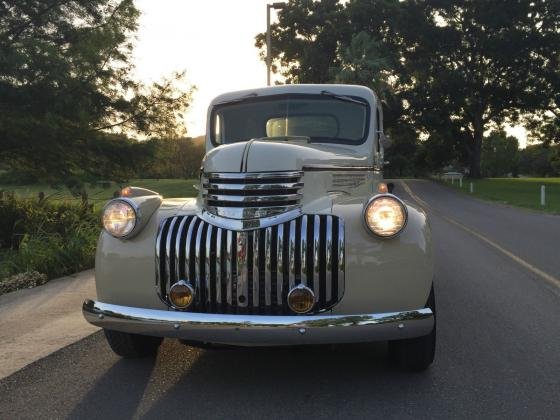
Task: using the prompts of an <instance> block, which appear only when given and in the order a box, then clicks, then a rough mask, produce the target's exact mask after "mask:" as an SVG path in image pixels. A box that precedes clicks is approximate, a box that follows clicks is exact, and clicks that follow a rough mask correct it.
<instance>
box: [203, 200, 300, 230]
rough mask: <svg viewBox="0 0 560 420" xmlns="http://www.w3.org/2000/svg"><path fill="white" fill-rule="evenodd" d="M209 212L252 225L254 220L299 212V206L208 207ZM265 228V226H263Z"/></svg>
mask: <svg viewBox="0 0 560 420" xmlns="http://www.w3.org/2000/svg"><path fill="white" fill-rule="evenodd" d="M206 210H207V212H210V213H211V214H214V215H216V216H220V217H223V218H226V219H234V220H240V221H242V222H243V223H251V222H253V221H254V220H256V221H258V219H262V218H265V217H266V218H271V217H273V216H282V215H285V214H286V213H287V212H289V211H291V210H298V214H301V211H299V205H298V204H289V205H285V206H266V207H219V206H207V207H206ZM261 227H263V226H261Z"/></svg>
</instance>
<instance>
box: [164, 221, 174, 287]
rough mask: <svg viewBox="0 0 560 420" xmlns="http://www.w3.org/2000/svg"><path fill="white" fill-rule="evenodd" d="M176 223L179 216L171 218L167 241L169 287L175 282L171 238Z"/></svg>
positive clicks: (166, 259)
mask: <svg viewBox="0 0 560 420" xmlns="http://www.w3.org/2000/svg"><path fill="white" fill-rule="evenodd" d="M175 223H177V217H173V219H171V223H170V224H169V230H168V231H167V241H166V242H165V275H166V277H167V280H168V281H167V286H168V287H169V285H170V284H172V283H174V282H173V281H171V279H172V277H171V238H172V237H173V229H174V228H175ZM166 292H169V289H168V288H166Z"/></svg>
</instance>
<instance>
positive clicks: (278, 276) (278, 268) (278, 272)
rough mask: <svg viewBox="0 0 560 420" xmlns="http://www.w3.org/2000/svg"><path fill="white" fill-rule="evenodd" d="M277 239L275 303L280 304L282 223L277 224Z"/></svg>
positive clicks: (282, 249)
mask: <svg viewBox="0 0 560 420" xmlns="http://www.w3.org/2000/svg"><path fill="white" fill-rule="evenodd" d="M276 237H277V239H278V241H277V246H276V252H277V257H276V303H277V304H278V305H282V300H283V299H282V290H283V288H284V257H283V255H284V225H283V224H282V225H278V234H277V235H276Z"/></svg>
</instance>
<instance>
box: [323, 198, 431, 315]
mask: <svg viewBox="0 0 560 420" xmlns="http://www.w3.org/2000/svg"><path fill="white" fill-rule="evenodd" d="M363 205H364V201H363V200H361V199H349V200H348V201H346V202H339V203H337V204H334V205H333V208H332V212H333V214H335V215H337V216H339V217H342V218H343V219H344V221H345V235H346V244H345V246H346V250H345V258H346V272H345V292H344V298H343V299H342V301H341V302H340V303H339V304H338V305H337V306H336V307H335V308H334V310H333V312H335V313H340V314H342V313H345V314H353V313H366V312H368V311H374V312H375V311H378V312H391V311H401V310H413V309H417V308H421V307H423V306H424V305H425V304H426V301H427V300H428V295H429V293H430V288H431V285H432V279H433V272H434V268H433V254H432V243H431V233H430V227H429V224H428V221H427V217H426V214H425V213H424V212H423V211H422V210H421V209H419V208H417V207H415V206H412V205H410V204H408V203H406V205H407V209H408V223H407V225H406V227H405V228H404V230H403V231H402V232H401V233H400V234H399V235H398V236H397V237H395V238H392V239H381V238H377V237H375V236H374V235H373V234H371V232H369V231H368V230H367V228H366V227H365V226H364V223H363V216H362V211H363Z"/></svg>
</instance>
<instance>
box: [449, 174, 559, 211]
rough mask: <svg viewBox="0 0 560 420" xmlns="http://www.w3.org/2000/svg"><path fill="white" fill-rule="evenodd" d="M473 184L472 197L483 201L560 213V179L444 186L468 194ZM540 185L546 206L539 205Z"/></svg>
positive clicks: (522, 179) (516, 180)
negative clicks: (544, 194) (542, 188)
mask: <svg viewBox="0 0 560 420" xmlns="http://www.w3.org/2000/svg"><path fill="white" fill-rule="evenodd" d="M471 182H472V183H473V187H474V193H473V195H474V196H476V197H479V198H483V199H485V200H491V201H498V202H500V203H504V204H511V205H513V206H519V207H525V208H529V209H534V210H541V211H546V212H550V213H560V178H489V179H481V180H469V179H464V180H463V187H462V188H460V187H459V182H458V181H455V183H454V184H453V185H452V184H451V182H450V181H448V182H446V183H445V184H447V185H449V186H451V187H453V188H455V189H460V190H462V191H463V192H465V193H467V194H470V193H469V188H470V185H469V184H470V183H471ZM541 185H544V186H545V190H546V205H545V206H544V207H543V206H541V204H540V197H541V195H540V194H541Z"/></svg>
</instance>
